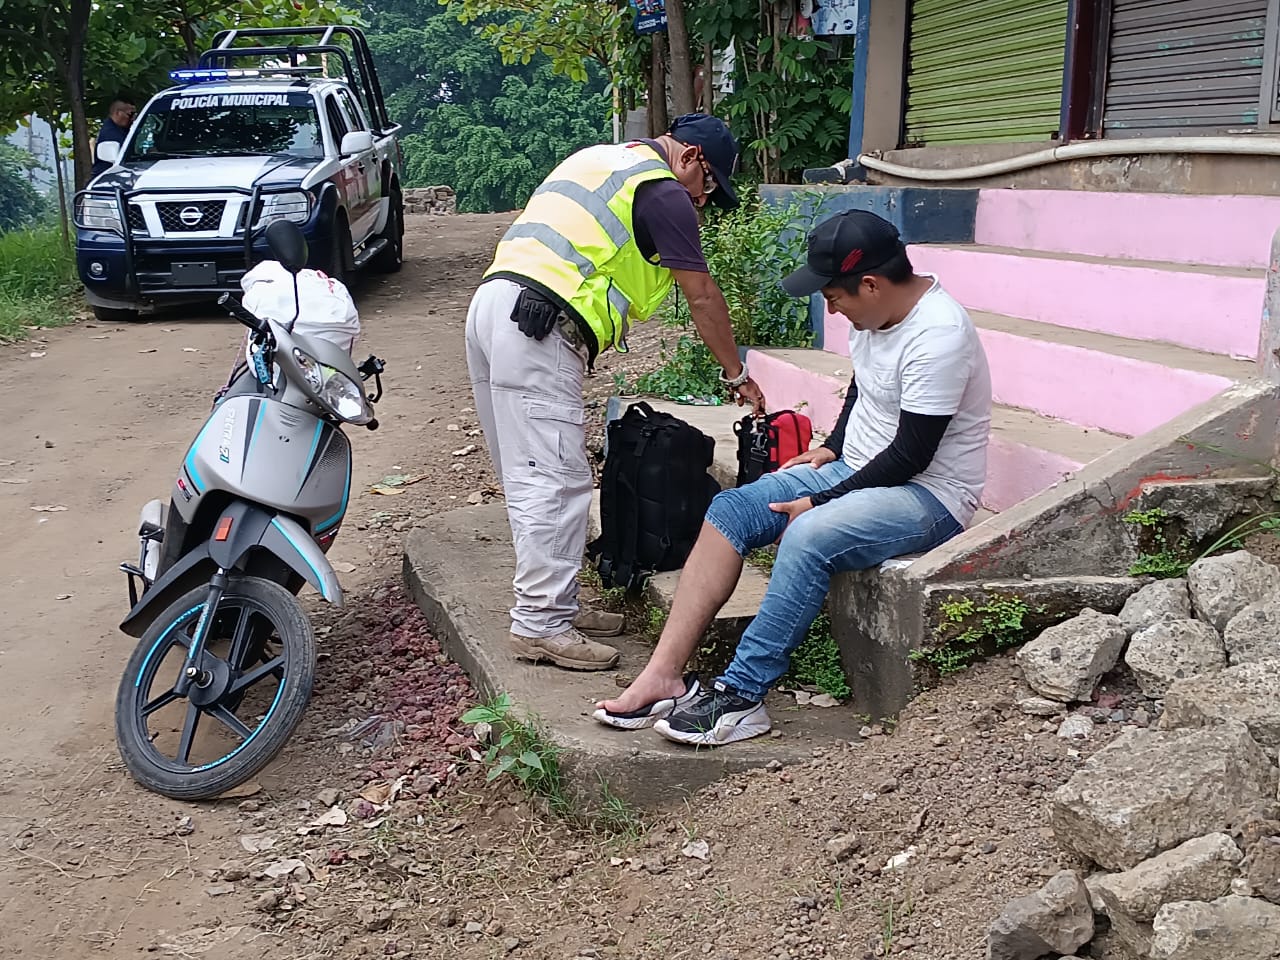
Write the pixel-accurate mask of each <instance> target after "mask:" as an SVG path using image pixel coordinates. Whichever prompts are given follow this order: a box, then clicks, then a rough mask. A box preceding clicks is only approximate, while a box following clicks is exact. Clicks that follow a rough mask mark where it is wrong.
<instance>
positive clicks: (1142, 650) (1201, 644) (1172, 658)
mask: <svg viewBox="0 0 1280 960" xmlns="http://www.w3.org/2000/svg"><path fill="white" fill-rule="evenodd" d="M1124 662H1125V663H1126V664H1127V665H1128V667H1129V669H1130V670H1132V671H1133V675H1134V677H1135V678H1137V681H1138V687H1139V688H1140V689H1141V690H1142V692H1143V693H1145V694H1146V695H1147V696H1148V697H1156V698H1159V697H1163V696H1164V695H1165V692H1166V691H1167V690H1168V689H1169V685H1170V684H1171V683H1173V682H1174V681H1175V680H1181V679H1182V678H1183V677H1195V676H1199V675H1200V674H1202V673H1217V672H1218V671H1219V670H1222V669H1223V668H1224V667H1226V665H1227V651H1226V648H1225V647H1223V645H1222V637H1220V636H1219V635H1218V631H1217V630H1215V629H1214V628H1213V627H1211V626H1210V625H1209V624H1207V623H1202V622H1201V621H1199V620H1162V621H1160V622H1158V623H1153V624H1151V625H1150V626H1148V627H1144V628H1143V629H1141V630H1139V631H1138V632H1137V633H1135V634H1134V635H1133V639H1132V640H1130V641H1129V649H1128V650H1127V651H1126V652H1125V655H1124Z"/></svg>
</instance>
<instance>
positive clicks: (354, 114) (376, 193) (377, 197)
mask: <svg viewBox="0 0 1280 960" xmlns="http://www.w3.org/2000/svg"><path fill="white" fill-rule="evenodd" d="M337 97H338V105H339V106H340V107H341V108H342V113H343V116H344V118H345V119H346V121H347V126H348V128H349V129H351V130H361V131H369V130H370V128H369V124H368V123H367V122H366V121H365V117H364V111H363V110H361V109H360V105H359V104H358V103H356V100H355V98H354V97H353V96H352V95H351V91H349V90H339V91H338V93H337ZM357 166H358V169H359V171H360V220H361V228H360V230H359V231H353V232H354V233H355V237H356V240H357V242H360V241H361V240H362V239H367V238H368V237H369V236H370V235H371V234H373V232H374V231H375V230H377V228H378V214H379V212H380V211H381V203H380V201H381V199H382V165H381V164H380V163H379V162H378V154H377V150H376V149H375V148H373V147H370V148H369V149H368V150H364V151H362V152H361V153H360V155H359V163H358V164H357Z"/></svg>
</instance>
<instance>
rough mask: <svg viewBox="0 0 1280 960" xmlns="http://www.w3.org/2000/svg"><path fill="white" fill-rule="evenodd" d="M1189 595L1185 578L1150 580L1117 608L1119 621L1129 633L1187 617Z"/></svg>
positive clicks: (1189, 616)
mask: <svg viewBox="0 0 1280 960" xmlns="http://www.w3.org/2000/svg"><path fill="white" fill-rule="evenodd" d="M1190 619H1191V594H1189V593H1188V592H1187V581H1186V578H1185V577H1179V578H1177V579H1174V580H1157V581H1156V582H1155V583H1149V584H1147V585H1146V586H1145V587H1143V588H1142V589H1141V590H1139V591H1138V592H1137V593H1135V594H1134V595H1133V596H1131V597H1130V598H1129V599H1128V600H1126V601H1125V602H1124V607H1122V608H1121V610H1120V622H1121V623H1122V624H1124V628H1125V629H1126V630H1127V631H1128V632H1129V633H1130V634H1131V635H1132V634H1134V633H1137V632H1138V631H1139V630H1141V629H1143V628H1144V627H1149V626H1151V625H1152V624H1153V623H1159V622H1160V621H1162V620H1190Z"/></svg>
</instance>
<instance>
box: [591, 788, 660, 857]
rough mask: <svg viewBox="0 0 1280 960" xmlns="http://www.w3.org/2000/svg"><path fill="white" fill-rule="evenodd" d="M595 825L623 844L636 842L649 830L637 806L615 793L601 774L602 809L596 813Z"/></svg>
mask: <svg viewBox="0 0 1280 960" xmlns="http://www.w3.org/2000/svg"><path fill="white" fill-rule="evenodd" d="M594 825H595V827H596V828H597V829H598V830H600V831H602V832H603V833H605V834H607V835H608V836H609V837H610V838H611V839H613V840H615V841H617V842H619V843H623V844H626V843H634V842H635V841H636V840H639V839H640V838H641V837H643V836H644V835H645V833H646V832H647V831H648V826H647V825H646V824H645V822H644V820H643V819H641V817H640V815H639V814H638V813H637V812H636V810H635V808H634V807H632V806H631V804H629V803H627V801H626V800H624V799H622V797H620V796H618V795H617V794H616V793H614V792H613V791H612V790H611V789H610V788H609V784H608V782H607V781H606V780H605V779H604V777H603V776H600V809H599V811H598V812H597V813H596V815H595V818H594Z"/></svg>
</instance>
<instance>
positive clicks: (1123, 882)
mask: <svg viewBox="0 0 1280 960" xmlns="http://www.w3.org/2000/svg"><path fill="white" fill-rule="evenodd" d="M1240 859H1241V857H1240V850H1239V848H1238V847H1237V846H1236V845H1235V843H1234V842H1233V841H1232V839H1231V838H1230V837H1229V836H1227V835H1226V834H1225V833H1214V834H1210V835H1209V836H1207V837H1197V838H1196V839H1194V840H1188V841H1187V842H1186V843H1184V844H1182V845H1181V846H1179V847H1175V848H1174V849H1172V850H1169V851H1167V852H1166V853H1162V854H1160V855H1159V856H1158V857H1154V858H1153V859H1151V860H1146V861H1144V862H1143V863H1140V864H1138V866H1136V867H1134V868H1133V869H1132V870H1126V871H1125V872H1123V873H1113V874H1109V875H1107V876H1105V877H1101V878H1099V879H1097V880H1096V881H1094V882H1093V883H1092V884H1091V885H1090V892H1091V893H1092V894H1093V895H1095V896H1096V898H1097V899H1098V900H1100V901H1101V903H1102V906H1103V912H1104V913H1105V914H1106V915H1107V917H1108V918H1109V919H1110V920H1111V926H1112V929H1113V930H1114V931H1115V932H1116V935H1117V936H1118V937H1120V939H1122V940H1123V941H1124V942H1125V943H1126V944H1127V945H1128V946H1129V948H1130V949H1131V950H1133V952H1134V953H1136V954H1138V955H1139V956H1146V955H1147V954H1148V953H1150V952H1151V939H1152V936H1153V930H1152V927H1151V921H1152V920H1153V919H1155V915H1156V913H1157V912H1158V911H1159V910H1160V907H1161V906H1163V905H1164V904H1166V903H1169V902H1171V901H1174V900H1213V899H1215V898H1216V897H1223V896H1226V895H1227V894H1228V893H1229V892H1230V891H1231V881H1232V879H1233V878H1234V877H1235V875H1236V866H1237V864H1239V863H1240Z"/></svg>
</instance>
